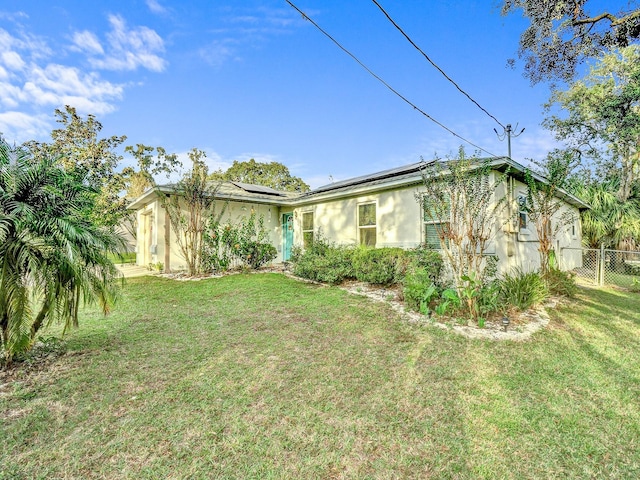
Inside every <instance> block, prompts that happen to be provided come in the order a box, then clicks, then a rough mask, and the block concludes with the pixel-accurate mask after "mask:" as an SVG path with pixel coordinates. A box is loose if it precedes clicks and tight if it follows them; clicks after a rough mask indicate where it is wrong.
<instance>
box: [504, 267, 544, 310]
mask: <svg viewBox="0 0 640 480" xmlns="http://www.w3.org/2000/svg"><path fill="white" fill-rule="evenodd" d="M548 296H549V289H548V288H547V285H546V284H545V282H544V280H543V278H542V276H540V273H538V272H525V271H523V270H522V269H520V268H516V269H514V270H512V271H511V273H507V274H505V275H503V276H502V278H501V279H500V298H501V299H502V302H503V303H504V304H505V305H511V306H513V307H515V308H517V309H518V310H521V311H524V310H528V309H529V308H531V307H533V306H534V305H538V304H540V303H542V302H543V301H544V300H545V299H546V298H547V297H548Z"/></svg>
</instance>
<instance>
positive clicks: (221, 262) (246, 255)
mask: <svg viewBox="0 0 640 480" xmlns="http://www.w3.org/2000/svg"><path fill="white" fill-rule="evenodd" d="M268 237H269V234H268V232H267V230H266V229H265V227H264V218H263V216H262V215H261V216H260V217H257V216H256V213H255V212H254V211H252V212H251V215H249V217H248V218H243V219H242V220H241V221H240V222H239V223H238V224H231V223H228V224H226V225H222V224H220V222H219V220H218V219H217V218H214V217H211V218H210V219H209V224H208V226H207V229H206V231H205V232H204V234H203V255H202V257H203V263H204V265H205V268H206V269H207V270H208V271H211V270H227V269H228V268H229V266H230V265H231V262H232V260H235V261H237V262H239V263H240V264H241V265H242V266H243V267H250V268H254V269H257V268H260V267H261V266H263V265H265V264H267V263H269V262H270V261H271V260H273V259H274V258H276V257H277V256H278V251H277V250H276V247H274V246H273V245H271V244H270V243H268V241H267V240H268Z"/></svg>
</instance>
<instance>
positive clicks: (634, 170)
mask: <svg viewBox="0 0 640 480" xmlns="http://www.w3.org/2000/svg"><path fill="white" fill-rule="evenodd" d="M553 105H558V106H559V107H561V109H562V112H563V115H562V116H556V115H552V116H550V117H549V118H547V119H546V120H545V122H544V125H545V126H546V127H548V128H550V129H551V130H552V131H553V132H554V133H555V135H556V137H557V138H558V139H559V140H562V141H565V142H567V143H568V144H569V146H570V147H571V148H573V149H574V150H576V151H579V152H580V153H581V154H582V155H584V156H587V157H590V158H592V159H594V160H595V161H596V162H598V164H599V165H600V166H601V170H603V172H604V175H605V176H606V177H617V179H618V199H619V200H620V201H622V202H624V201H626V200H627V199H628V198H629V197H630V196H631V194H632V190H633V187H634V185H635V184H637V182H638V180H639V179H640V171H639V169H640V159H639V157H640V46H638V45H633V46H630V47H627V48H624V49H621V50H620V51H619V52H615V53H610V54H607V55H605V56H604V57H602V58H601V59H600V60H599V62H598V64H597V65H596V66H594V67H593V68H592V69H591V72H590V73H589V75H587V76H586V77H585V78H584V79H583V80H580V81H577V82H575V83H573V84H572V85H571V86H570V87H569V88H568V89H567V90H564V91H563V90H555V91H554V92H553V94H552V97H551V101H550V102H549V105H547V107H548V108H551V107H552V106H553ZM564 114H566V115H564Z"/></svg>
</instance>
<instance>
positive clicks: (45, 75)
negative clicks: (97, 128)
mask: <svg viewBox="0 0 640 480" xmlns="http://www.w3.org/2000/svg"><path fill="white" fill-rule="evenodd" d="M156 3H157V2H156ZM17 17H23V16H22V15H17V16H16V18H17ZM25 17H26V16H25ZM4 18H8V17H7V14H4V13H2V12H0V19H4ZM109 23H110V27H111V28H110V31H109V32H108V33H107V35H106V38H104V39H102V40H101V39H100V38H99V37H98V36H97V35H96V34H95V33H93V32H90V31H88V30H83V31H77V32H74V33H73V35H72V37H71V43H70V44H68V45H66V46H60V45H53V44H52V45H51V46H50V45H49V43H48V42H49V40H47V39H44V38H42V37H38V36H36V35H33V34H31V33H29V32H28V31H27V29H26V27H25V26H24V25H22V24H18V23H16V22H13V24H12V25H8V26H7V29H3V28H0V112H3V113H2V115H1V122H0V131H1V132H3V133H4V134H5V137H6V138H7V139H8V140H9V141H25V140H28V139H38V138H41V137H42V136H44V135H45V134H46V133H47V132H49V131H50V130H51V128H52V124H53V120H54V119H53V116H52V111H53V109H55V108H61V107H63V106H64V105H71V106H73V107H75V108H76V109H77V110H78V112H79V113H81V114H88V113H91V114H95V115H101V114H106V113H109V112H112V111H114V110H115V108H116V102H118V101H119V100H121V99H122V97H123V95H124V89H125V85H123V84H117V83H113V82H110V81H108V80H106V79H105V78H104V77H103V76H102V75H101V74H100V72H99V71H98V70H97V69H98V68H100V69H111V70H135V69H137V68H138V67H141V68H147V69H150V70H153V71H162V70H164V68H166V61H165V60H164V59H163V58H162V57H161V56H160V54H161V53H162V52H164V42H163V40H162V38H161V37H160V36H159V35H158V34H157V33H156V32H155V31H153V30H151V29H149V28H147V27H133V28H128V27H127V25H126V23H125V21H124V20H123V19H122V17H120V16H114V15H112V16H110V17H109ZM65 48H66V49H67V50H71V51H75V52H79V53H80V54H82V55H86V58H88V60H89V63H90V65H92V66H93V67H94V68H84V69H82V68H79V67H77V66H75V65H74V64H68V63H65V64H63V63H59V62H60V60H58V59H60V58H72V57H65V56H61V55H57V56H56V57H55V58H56V61H55V62H54V61H52V58H53V52H54V50H55V51H56V52H60V51H61V50H64V49H65ZM76 60H77V57H76ZM131 84H133V82H131Z"/></svg>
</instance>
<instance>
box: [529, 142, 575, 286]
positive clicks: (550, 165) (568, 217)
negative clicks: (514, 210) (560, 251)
mask: <svg viewBox="0 0 640 480" xmlns="http://www.w3.org/2000/svg"><path fill="white" fill-rule="evenodd" d="M577 164H578V160H577V159H576V157H575V154H574V153H573V152H571V151H560V150H555V151H554V152H552V153H550V154H549V155H548V156H547V158H546V160H545V161H543V162H537V163H536V166H537V167H538V170H539V173H541V174H542V175H543V176H544V181H541V179H540V178H539V177H537V176H536V175H535V174H534V172H532V171H531V170H529V169H527V170H525V183H526V184H527V204H526V207H525V208H526V211H527V215H528V216H529V219H530V220H531V222H532V223H533V224H534V225H535V228H536V233H537V234H538V252H539V253H540V273H541V274H542V276H543V277H546V276H547V275H548V274H549V271H550V269H551V262H550V259H551V252H552V250H553V244H554V241H555V238H556V235H557V234H558V232H559V231H560V230H561V229H562V228H563V227H565V226H566V225H569V224H570V223H573V222H574V221H575V218H574V217H573V215H572V214H571V212H564V213H562V214H561V215H559V216H558V213H559V212H560V210H561V209H562V206H563V204H564V202H563V201H562V200H561V199H560V198H559V196H558V195H559V194H560V193H561V191H562V190H565V189H566V188H567V186H568V182H569V179H570V176H571V173H572V171H573V170H574V169H575V168H576V166H577Z"/></svg>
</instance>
